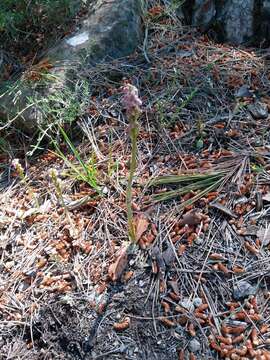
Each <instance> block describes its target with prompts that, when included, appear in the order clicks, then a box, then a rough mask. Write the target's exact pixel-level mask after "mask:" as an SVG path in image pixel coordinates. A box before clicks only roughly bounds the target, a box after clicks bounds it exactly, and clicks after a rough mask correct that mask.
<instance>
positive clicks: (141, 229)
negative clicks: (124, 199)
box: [134, 213, 150, 242]
mask: <svg viewBox="0 0 270 360" xmlns="http://www.w3.org/2000/svg"><path fill="white" fill-rule="evenodd" d="M149 224H150V223H149V220H148V219H147V217H146V216H145V215H144V214H143V213H141V214H139V215H138V216H136V218H135V219H134V226H135V237H136V242H138V241H139V240H140V238H141V237H142V235H143V234H144V233H145V232H146V230H147V229H148V226H149Z"/></svg>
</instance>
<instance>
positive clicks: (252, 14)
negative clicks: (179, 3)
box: [183, 0, 270, 45]
mask: <svg viewBox="0 0 270 360" xmlns="http://www.w3.org/2000/svg"><path fill="white" fill-rule="evenodd" d="M183 13H184V15H185V19H186V21H187V23H188V24H192V25H194V26H198V27H199V28H200V29H201V30H202V31H208V30H211V33H213V32H214V33H215V35H216V37H217V39H218V40H220V41H228V42H230V43H232V44H237V45H238V44H244V43H250V42H257V43H267V42H269V41H270V25H269V24H270V21H269V20H270V0H262V1H256V0H193V1H188V2H185V3H184V5H183Z"/></svg>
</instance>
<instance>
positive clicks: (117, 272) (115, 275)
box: [108, 246, 128, 281]
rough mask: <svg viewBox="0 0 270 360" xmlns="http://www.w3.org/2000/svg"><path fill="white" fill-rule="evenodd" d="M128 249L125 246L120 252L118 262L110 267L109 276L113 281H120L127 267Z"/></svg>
mask: <svg viewBox="0 0 270 360" xmlns="http://www.w3.org/2000/svg"><path fill="white" fill-rule="evenodd" d="M127 260H128V258H127V247H126V246H123V247H122V248H121V249H120V251H119V255H118V257H117V259H116V261H115V262H114V263H113V264H111V265H110V266H109V269H108V274H109V277H110V279H111V280H112V281H117V280H119V279H120V277H121V275H122V274H123V271H124V270H125V267H126V265H127Z"/></svg>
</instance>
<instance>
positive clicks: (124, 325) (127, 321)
mask: <svg viewBox="0 0 270 360" xmlns="http://www.w3.org/2000/svg"><path fill="white" fill-rule="evenodd" d="M129 325H130V318H129V317H126V318H125V319H124V320H123V321H120V322H117V323H114V324H113V328H114V330H116V331H123V330H126V329H128V328H129Z"/></svg>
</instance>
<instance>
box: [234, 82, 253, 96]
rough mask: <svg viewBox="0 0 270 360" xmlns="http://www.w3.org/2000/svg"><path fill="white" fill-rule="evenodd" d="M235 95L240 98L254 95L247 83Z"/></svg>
mask: <svg viewBox="0 0 270 360" xmlns="http://www.w3.org/2000/svg"><path fill="white" fill-rule="evenodd" d="M235 96H236V97H238V98H243V97H252V96H253V94H252V92H251V91H250V90H249V88H248V86H247V85H243V86H241V87H240V88H239V89H238V90H237V91H236V93H235Z"/></svg>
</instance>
